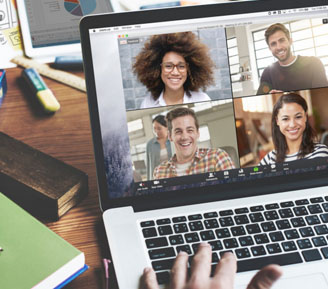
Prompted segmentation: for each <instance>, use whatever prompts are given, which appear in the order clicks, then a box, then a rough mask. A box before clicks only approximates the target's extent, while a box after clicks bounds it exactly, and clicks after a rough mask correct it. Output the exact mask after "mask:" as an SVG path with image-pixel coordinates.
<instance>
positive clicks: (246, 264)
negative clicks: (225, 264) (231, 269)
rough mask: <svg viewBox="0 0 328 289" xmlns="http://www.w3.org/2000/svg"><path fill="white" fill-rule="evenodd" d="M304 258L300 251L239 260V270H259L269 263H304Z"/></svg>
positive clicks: (282, 264) (281, 264)
mask: <svg viewBox="0 0 328 289" xmlns="http://www.w3.org/2000/svg"><path fill="white" fill-rule="evenodd" d="M302 262H303V261H302V258H301V256H300V254H299V253H298V252H294V253H288V254H280V255H273V256H267V257H259V258H253V259H248V260H242V261H237V272H246V271H251V270H259V269H261V268H263V267H264V266H266V265H269V264H278V265H280V266H284V265H291V264H298V263H302Z"/></svg>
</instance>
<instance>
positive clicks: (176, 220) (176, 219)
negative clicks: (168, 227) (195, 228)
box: [172, 216, 187, 223]
mask: <svg viewBox="0 0 328 289" xmlns="http://www.w3.org/2000/svg"><path fill="white" fill-rule="evenodd" d="M172 221H173V223H182V222H186V221H187V218H186V217H185V216H181V217H175V218H172Z"/></svg>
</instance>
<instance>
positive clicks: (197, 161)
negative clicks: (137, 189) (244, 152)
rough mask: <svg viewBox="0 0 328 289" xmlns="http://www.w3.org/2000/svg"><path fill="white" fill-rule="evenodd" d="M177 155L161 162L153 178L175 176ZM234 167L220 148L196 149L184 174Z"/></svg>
mask: <svg viewBox="0 0 328 289" xmlns="http://www.w3.org/2000/svg"><path fill="white" fill-rule="evenodd" d="M176 163H177V157H176V155H174V156H173V157H172V158H171V159H170V160H168V161H166V162H163V163H161V164H160V165H159V166H158V167H156V168H155V170H154V179H164V178H172V177H177V176H178V174H177V169H176ZM233 168H235V166H234V164H233V162H232V160H231V158H230V157H229V155H228V154H227V153H226V152H225V151H224V150H221V149H197V151H196V153H195V156H194V159H193V160H192V162H191V164H190V166H189V168H187V170H186V173H185V175H193V174H202V173H207V172H215V171H221V170H229V169H233Z"/></svg>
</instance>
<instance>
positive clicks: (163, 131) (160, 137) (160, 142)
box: [146, 115, 172, 180]
mask: <svg viewBox="0 0 328 289" xmlns="http://www.w3.org/2000/svg"><path fill="white" fill-rule="evenodd" d="M153 130H154V134H155V135H156V137H154V138H152V139H151V140H149V141H148V142H147V146H146V156H147V179H148V180H151V179H152V178H153V172H154V169H155V167H157V166H158V165H159V164H160V163H162V162H164V161H167V160H169V159H170V158H171V157H172V149H171V142H170V141H169V139H168V131H167V123H166V120H165V116H164V115H158V116H156V117H155V118H154V119H153Z"/></svg>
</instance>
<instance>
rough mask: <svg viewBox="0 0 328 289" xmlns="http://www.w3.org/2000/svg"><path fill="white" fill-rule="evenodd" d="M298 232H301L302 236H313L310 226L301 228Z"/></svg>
mask: <svg viewBox="0 0 328 289" xmlns="http://www.w3.org/2000/svg"><path fill="white" fill-rule="evenodd" d="M300 233H301V235H302V237H311V236H314V232H313V230H312V228H311V227H306V228H301V229H300Z"/></svg>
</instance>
